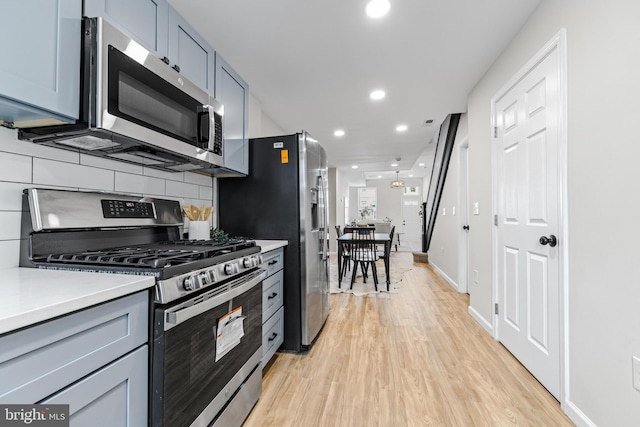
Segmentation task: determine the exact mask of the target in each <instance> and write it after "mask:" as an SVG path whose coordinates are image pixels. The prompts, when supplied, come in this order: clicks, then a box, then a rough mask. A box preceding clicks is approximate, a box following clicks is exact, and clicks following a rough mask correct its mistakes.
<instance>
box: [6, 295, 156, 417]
mask: <svg viewBox="0 0 640 427" xmlns="http://www.w3.org/2000/svg"><path fill="white" fill-rule="evenodd" d="M148 319H149V293H148V291H144V292H138V293H136V294H133V295H129V296H126V297H123V298H120V299H117V300H114V301H110V302H107V303H105V304H101V305H98V306H95V307H92V308H88V309H86V310H82V311H79V312H76V313H73V314H70V315H67V316H63V317H60V318H57V319H54V320H51V321H48V322H45V323H42V324H39V325H36V326H32V327H29V328H26V329H23V330H20V331H16V332H13V333H9V334H7V335H4V336H2V337H0V403H3V404H10V403H14V404H36V403H51V404H54V403H55V404H69V411H70V416H71V426H77V427H82V426H86V425H92V426H103V425H104V426H123V427H124V426H131V427H133V426H141V425H146V424H147V408H148V404H147V402H148V366H149V363H148V351H149V350H148V336H149V330H148ZM88 420H91V422H89V421H88Z"/></svg>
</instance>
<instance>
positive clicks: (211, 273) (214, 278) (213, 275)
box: [207, 270, 216, 283]
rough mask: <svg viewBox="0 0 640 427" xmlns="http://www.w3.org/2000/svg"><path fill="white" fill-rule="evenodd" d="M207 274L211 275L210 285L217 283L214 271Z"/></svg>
mask: <svg viewBox="0 0 640 427" xmlns="http://www.w3.org/2000/svg"><path fill="white" fill-rule="evenodd" d="M207 274H208V275H209V283H215V282H216V272H215V271H213V270H210V271H208V272H207Z"/></svg>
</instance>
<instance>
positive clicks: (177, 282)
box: [156, 253, 262, 303]
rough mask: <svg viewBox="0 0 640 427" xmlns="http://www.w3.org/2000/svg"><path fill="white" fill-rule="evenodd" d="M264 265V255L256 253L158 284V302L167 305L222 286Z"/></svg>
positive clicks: (161, 281) (164, 280)
mask: <svg viewBox="0 0 640 427" xmlns="http://www.w3.org/2000/svg"><path fill="white" fill-rule="evenodd" d="M261 265H262V255H260V253H254V254H249V255H240V256H238V258H234V259H231V260H229V261H226V262H221V263H219V264H215V265H211V266H209V267H205V268H203V269H200V270H194V271H191V272H189V273H185V274H182V275H179V276H175V277H171V278H167V279H163V280H160V281H158V282H156V302H159V303H167V302H170V301H174V300H176V299H178V298H181V297H184V296H185V295H188V294H191V293H194V292H197V291H198V290H200V289H203V288H207V287H211V286H221V285H223V283H225V282H228V281H229V279H231V278H232V277H235V276H240V275H242V274H244V273H246V272H248V271H250V270H253V269H255V268H256V267H260V266H261Z"/></svg>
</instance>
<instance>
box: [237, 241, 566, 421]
mask: <svg viewBox="0 0 640 427" xmlns="http://www.w3.org/2000/svg"><path fill="white" fill-rule="evenodd" d="M391 262H392V264H393V265H397V266H405V267H411V268H412V270H411V271H409V272H407V273H405V276H404V280H403V282H402V285H401V288H400V290H399V292H398V293H381V294H375V295H369V296H362V297H356V296H354V295H352V294H333V295H331V296H330V298H331V312H330V315H329V318H328V320H327V323H326V325H325V327H324V329H323V331H322V333H321V335H320V337H319V338H318V340H317V342H316V343H315V344H314V346H313V347H312V349H311V350H310V351H309V352H308V353H307V354H292V353H277V354H276V356H275V359H274V360H273V361H272V363H270V364H269V365H268V367H267V368H266V369H265V370H264V371H263V391H262V395H261V397H260V400H259V401H258V403H257V404H256V406H255V408H254V409H253V411H252V412H251V414H250V415H249V417H248V418H247V420H246V421H245V424H244V425H245V426H246V427H254V426H260V427H264V426H305V427H307V426H327V427H336V426H345V427H352V426H367V427H368V426H381V427H382V426H455V427H458V426H461V427H466V426H479V427H487V426H500V427H502V426H536V427H540V426H553V427H562V426H572V425H573V423H571V421H570V420H569V419H568V418H567V417H566V416H565V415H564V414H563V413H562V410H561V409H560V405H559V404H558V402H557V401H556V400H555V399H554V398H553V397H552V396H551V395H550V394H549V393H548V392H547V391H546V390H545V389H544V387H542V386H541V385H540V383H538V382H537V381H536V379H535V378H533V377H532V376H531V374H530V373H529V372H528V371H527V370H526V369H525V368H524V367H523V366H522V365H521V364H520V363H519V362H518V361H517V360H516V359H515V358H514V357H513V356H512V355H511V354H510V353H509V352H508V351H507V350H506V349H505V348H504V347H503V346H502V345H500V344H499V343H498V342H496V341H495V340H493V338H492V337H491V336H489V334H487V332H486V331H485V330H483V329H482V328H481V327H480V326H479V325H478V324H477V322H475V320H473V319H472V318H471V316H470V315H469V314H468V312H467V308H468V305H469V297H468V295H466V294H459V293H457V292H455V291H454V290H453V289H452V288H451V286H449V284H447V283H446V282H445V281H444V280H442V278H440V277H439V276H438V275H437V274H436V273H434V272H433V270H432V269H431V267H430V266H428V265H427V264H420V263H413V258H412V255H411V254H410V253H394V254H393V255H392V257H391Z"/></svg>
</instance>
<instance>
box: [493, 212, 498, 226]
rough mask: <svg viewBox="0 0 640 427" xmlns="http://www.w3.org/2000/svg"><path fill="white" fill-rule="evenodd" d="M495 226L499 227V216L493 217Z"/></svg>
mask: <svg viewBox="0 0 640 427" xmlns="http://www.w3.org/2000/svg"><path fill="white" fill-rule="evenodd" d="M493 225H498V214H495V215H494V216H493Z"/></svg>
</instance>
